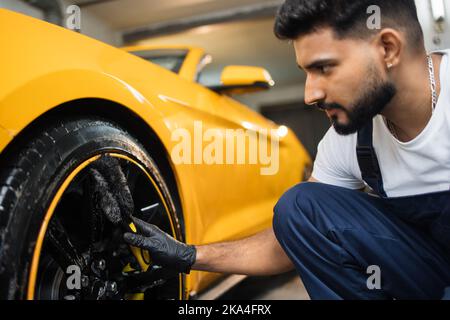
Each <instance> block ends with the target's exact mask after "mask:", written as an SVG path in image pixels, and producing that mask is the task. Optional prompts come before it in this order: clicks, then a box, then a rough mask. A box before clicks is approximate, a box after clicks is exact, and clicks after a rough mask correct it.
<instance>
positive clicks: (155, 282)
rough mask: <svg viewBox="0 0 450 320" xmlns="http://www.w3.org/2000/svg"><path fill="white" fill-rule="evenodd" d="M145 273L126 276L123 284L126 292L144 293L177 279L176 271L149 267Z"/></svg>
mask: <svg viewBox="0 0 450 320" xmlns="http://www.w3.org/2000/svg"><path fill="white" fill-rule="evenodd" d="M150 268H151V269H149V270H147V271H146V272H142V273H138V274H131V275H128V276H127V277H128V278H127V279H126V280H125V283H124V289H125V291H126V292H144V291H145V290H148V289H153V288H156V287H160V286H163V285H164V284H165V283H166V281H167V280H169V279H173V278H175V277H178V273H177V272H176V271H173V270H170V269H167V268H161V267H160V266H151V267H150Z"/></svg>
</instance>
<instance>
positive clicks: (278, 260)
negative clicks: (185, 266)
mask: <svg viewBox="0 0 450 320" xmlns="http://www.w3.org/2000/svg"><path fill="white" fill-rule="evenodd" d="M196 249H197V258H196V262H195V264H194V265H193V267H192V270H201V271H209V272H218V273H227V274H244V275H249V276H264V275H274V274H280V273H283V272H287V271H289V270H292V269H293V268H294V266H293V264H292V262H291V261H290V259H289V258H288V257H287V255H286V254H285V252H284V251H283V249H282V248H281V246H280V244H279V243H278V241H277V239H276V238H275V234H274V232H273V229H272V228H270V229H268V230H265V231H263V232H261V233H258V234H256V235H254V236H252V237H249V238H246V239H243V240H237V241H233V242H224V243H215V244H209V245H203V246H196Z"/></svg>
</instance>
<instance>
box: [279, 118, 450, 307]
mask: <svg viewBox="0 0 450 320" xmlns="http://www.w3.org/2000/svg"><path fill="white" fill-rule="evenodd" d="M372 129H373V127H372V124H370V125H368V126H367V127H365V128H364V129H363V130H361V131H360V132H358V145H357V150H356V152H357V158H358V164H359V167H360V169H361V173H362V177H363V180H364V181H365V182H366V183H367V184H368V185H369V186H370V187H371V188H372V189H373V191H374V193H375V194H376V195H372V194H368V193H363V192H361V191H356V190H350V189H345V188H341V187H336V186H332V185H326V184H321V183H303V184H300V185H297V186H296V187H294V188H292V189H291V190H289V191H288V192H287V193H286V194H284V195H283V197H282V198H281V199H280V200H279V202H278V203H277V205H276V206H275V208H274V219H273V228H274V232H275V235H276V237H277V239H278V241H279V242H280V244H281V246H282V247H283V249H284V250H285V252H286V253H287V255H288V256H289V258H290V259H291V260H292V261H293V263H294V265H295V268H296V270H297V272H298V274H299V275H300V277H301V279H302V281H303V283H304V285H305V287H306V289H307V291H308V293H309V295H310V297H311V299H441V298H442V297H443V296H444V292H445V291H446V287H449V286H450V191H445V192H438V193H432V194H423V195H417V196H410V197H400V198H388V197H387V196H386V193H385V191H384V189H383V179H382V176H381V171H380V168H379V164H378V160H377V157H376V154H375V150H374V148H373V143H372ZM369 266H377V267H379V269H378V270H379V271H380V274H379V275H380V279H381V286H380V288H373V287H371V286H368V284H367V283H368V279H369V277H370V276H371V275H372V274H373V272H372V271H370V269H369V272H368V267H369ZM369 287H370V288H371V289H370V288H369ZM449 291H450V290H449V289H447V295H448V293H450V292H449ZM447 295H446V297H447Z"/></svg>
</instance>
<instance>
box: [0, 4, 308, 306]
mask: <svg viewBox="0 0 450 320" xmlns="http://www.w3.org/2000/svg"><path fill="white" fill-rule="evenodd" d="M0 41H1V42H2V46H1V50H0V152H1V153H0V299H76V300H78V299H143V298H145V299H149V298H156V299H180V298H181V299H186V298H189V297H192V296H196V295H199V294H201V293H202V292H205V290H206V289H208V288H211V287H212V286H214V285H215V284H217V283H219V282H220V280H221V279H224V277H223V276H221V275H217V274H211V273H201V272H192V273H191V274H189V275H178V274H177V275H175V276H172V277H169V276H163V274H165V273H164V271H165V270H161V268H159V267H158V266H154V265H152V264H151V257H149V256H148V253H147V252H142V251H141V250H138V249H137V248H133V247H131V248H130V247H128V246H127V245H125V244H124V242H123V241H122V234H123V232H124V229H131V230H134V225H133V224H132V223H131V222H130V221H127V220H126V219H124V221H122V223H120V224H118V225H117V224H114V223H113V221H110V220H108V219H107V218H105V216H104V215H103V214H102V212H103V211H104V210H107V209H105V208H109V207H108V206H109V205H110V204H111V203H114V201H116V202H117V203H118V204H119V205H123V203H125V202H124V201H125V200H130V199H131V201H132V202H133V209H132V213H131V214H132V215H134V216H137V217H140V218H142V219H145V220H146V221H149V222H151V223H153V224H156V225H157V226H159V227H160V228H161V229H163V230H164V231H166V232H169V233H171V234H172V235H173V236H174V237H175V238H177V239H178V240H180V241H184V242H187V243H193V244H204V243H212V242H218V241H227V240H233V239H238V238H242V237H246V236H250V235H252V234H255V233H257V232H259V231H261V230H263V229H265V228H267V227H269V226H270V225H271V218H272V209H273V206H274V205H275V203H276V201H277V199H278V198H279V197H280V196H281V195H282V194H283V192H284V191H286V190H287V189H288V188H290V187H291V186H293V185H295V184H297V183H299V182H300V181H301V180H302V179H303V175H304V170H305V168H307V167H308V166H309V165H310V164H311V159H310V158H309V156H308V154H307V152H306V151H305V149H304V148H303V146H302V145H301V143H300V142H299V141H298V140H297V139H296V137H295V136H294V134H293V133H292V132H291V131H290V130H289V129H288V128H286V127H283V126H277V125H275V124H274V123H273V122H271V121H269V120H267V119H265V118H263V117H262V116H261V115H259V114H257V113H256V112H253V111H251V110H250V109H249V108H247V107H246V106H244V105H242V104H240V103H238V102H237V101H235V100H233V99H232V98H231V97H230V96H229V94H230V93H241V92H250V91H257V90H263V89H266V88H268V87H270V86H271V85H272V84H273V81H272V80H271V78H270V75H269V74H268V73H267V72H266V71H265V70H264V69H261V68H256V67H240V66H230V67H227V68H225V69H224V71H223V73H222V77H221V83H220V85H218V86H214V87H209V88H207V87H205V86H202V85H201V84H200V83H199V82H198V79H199V77H200V75H201V72H202V70H203V67H204V65H205V64H206V63H207V60H208V59H207V57H208V56H207V55H205V53H204V51H203V50H202V49H199V48H190V47H183V46H174V47H164V48H155V47H129V48H124V49H117V48H113V47H111V46H109V45H107V44H104V43H101V42H99V41H96V40H93V39H91V38H88V37H86V36H83V35H80V34H78V33H76V32H72V31H69V30H66V29H64V28H60V27H57V26H55V25H52V24H49V23H46V22H42V21H40V20H37V19H33V18H30V17H27V16H24V15H21V14H17V13H13V12H11V11H7V10H4V9H0ZM108 164H109V165H110V166H109V167H108ZM96 172H97V173H98V172H101V173H102V176H101V179H100V180H99V179H97V178H98V177H97V178H96V176H95V173H96ZM102 179H103V180H102ZM102 188H103V189H102ZM120 189H121V190H122V191H124V190H126V192H125V193H123V192H121V191H120ZM118 190H119V191H118ZM123 194H126V195H130V196H131V198H125V197H123ZM108 197H110V198H108ZM121 197H122V198H121ZM124 199H125V200H124ZM119 207H120V206H119ZM120 208H121V209H123V208H122V207H120ZM144 271H147V272H144ZM167 273H168V272H167Z"/></svg>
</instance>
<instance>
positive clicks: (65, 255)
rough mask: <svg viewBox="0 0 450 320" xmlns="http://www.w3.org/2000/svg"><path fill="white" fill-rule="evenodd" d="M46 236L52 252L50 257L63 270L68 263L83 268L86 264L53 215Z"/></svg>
mask: <svg viewBox="0 0 450 320" xmlns="http://www.w3.org/2000/svg"><path fill="white" fill-rule="evenodd" d="M47 237H48V238H47V239H48V241H49V244H50V248H51V250H52V251H53V253H54V254H53V255H52V257H53V259H55V261H56V262H57V263H58V264H59V266H60V267H61V268H62V269H63V270H66V269H67V267H68V266H70V265H77V266H79V267H80V268H81V269H83V268H85V266H86V264H85V261H84V259H83V257H82V256H81V255H80V254H79V253H78V250H77V248H76V247H75V246H74V244H73V243H72V241H71V240H70V237H69V234H68V232H67V230H66V229H65V228H64V226H63V225H62V223H61V221H60V220H59V219H58V218H57V217H53V219H52V222H51V223H50V225H49V229H48V233H47Z"/></svg>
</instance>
